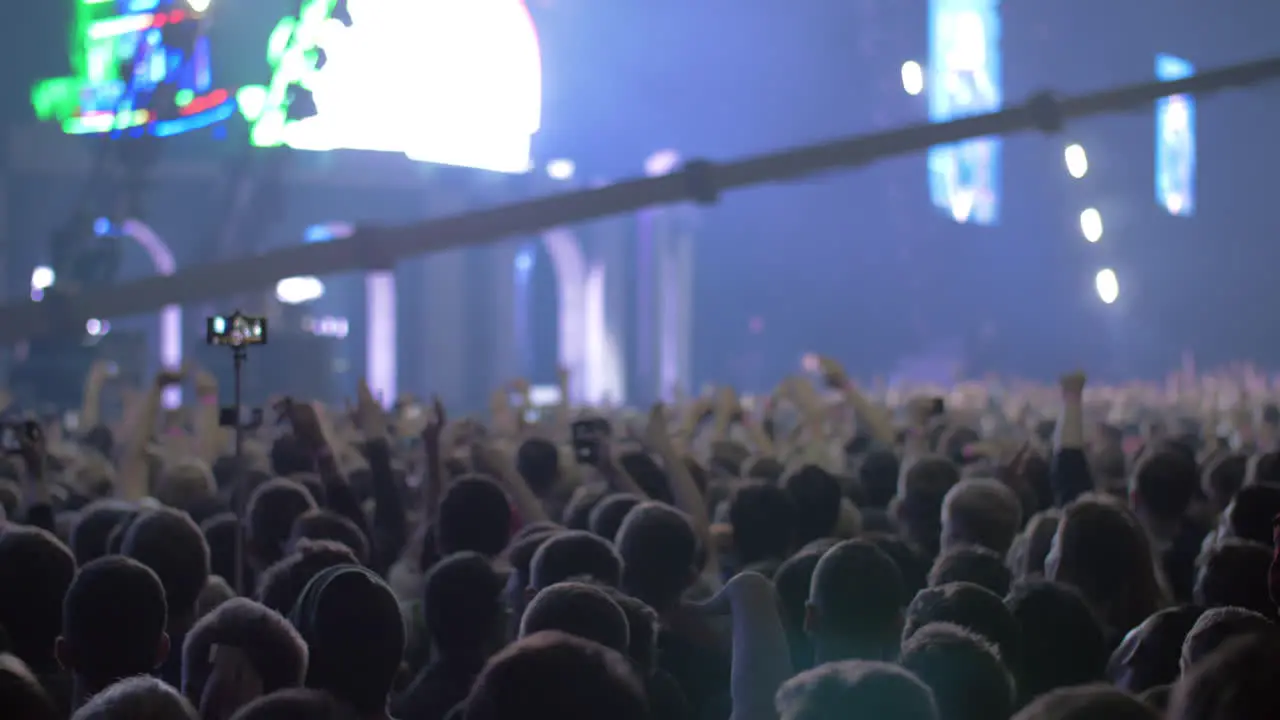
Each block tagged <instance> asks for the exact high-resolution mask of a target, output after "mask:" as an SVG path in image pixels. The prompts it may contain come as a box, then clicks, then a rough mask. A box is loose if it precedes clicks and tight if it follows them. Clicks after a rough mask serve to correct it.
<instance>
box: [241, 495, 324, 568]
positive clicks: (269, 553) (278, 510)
mask: <svg viewBox="0 0 1280 720" xmlns="http://www.w3.org/2000/svg"><path fill="white" fill-rule="evenodd" d="M315 508H316V500H315V498H313V497H312V496H311V493H310V492H308V491H307V489H306V488H305V487H303V486H302V485H301V484H299V483H296V482H294V481H292V480H288V479H285V478H275V479H272V480H268V481H267V482H264V483H262V484H261V485H259V486H258V487H256V488H254V489H253V492H252V493H250V495H249V504H248V505H247V507H246V510H245V515H246V521H245V550H246V551H247V552H248V556H249V560H250V562H251V563H252V564H253V566H254V568H255V569H257V570H258V571H262V570H263V569H264V568H266V567H268V566H269V565H271V564H272V563H275V562H278V561H279V560H280V558H283V557H284V556H285V552H286V548H287V546H288V540H289V532H290V531H291V530H292V529H293V521H294V520H297V519H298V516H299V515H302V514H303V513H305V512H307V511H308V510H314V509H315Z"/></svg>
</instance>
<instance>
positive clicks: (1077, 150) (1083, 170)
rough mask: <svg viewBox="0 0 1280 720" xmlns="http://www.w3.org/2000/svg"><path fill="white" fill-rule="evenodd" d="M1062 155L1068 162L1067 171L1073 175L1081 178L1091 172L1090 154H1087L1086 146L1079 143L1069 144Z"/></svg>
mask: <svg viewBox="0 0 1280 720" xmlns="http://www.w3.org/2000/svg"><path fill="white" fill-rule="evenodd" d="M1062 157H1063V159H1064V160H1065V161H1066V163H1067V172H1068V173H1070V174H1071V177H1073V178H1075V179H1077V180H1079V179H1080V178H1082V177H1084V176H1085V175H1087V174H1088V173H1089V156H1088V155H1087V154H1085V151H1084V146H1082V145H1080V144H1079V143H1074V144H1071V145H1068V146H1067V149H1066V150H1064V151H1063V153H1062Z"/></svg>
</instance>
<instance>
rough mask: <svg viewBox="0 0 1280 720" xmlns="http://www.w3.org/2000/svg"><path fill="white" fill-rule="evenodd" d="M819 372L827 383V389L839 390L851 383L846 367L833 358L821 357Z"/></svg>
mask: <svg viewBox="0 0 1280 720" xmlns="http://www.w3.org/2000/svg"><path fill="white" fill-rule="evenodd" d="M818 370H819V372H821V373H822V379H823V380H825V381H826V383H827V387H829V388H831V389H832V390H839V389H841V388H843V387H844V386H845V385H846V384H848V382H849V375H848V373H846V372H845V369H844V366H843V365H841V364H840V361H839V360H836V359H835V358H833V357H829V356H826V355H822V356H819V357H818Z"/></svg>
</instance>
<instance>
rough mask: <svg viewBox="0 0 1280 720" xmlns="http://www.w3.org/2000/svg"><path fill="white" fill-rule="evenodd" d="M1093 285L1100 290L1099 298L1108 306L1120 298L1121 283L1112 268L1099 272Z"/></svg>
mask: <svg viewBox="0 0 1280 720" xmlns="http://www.w3.org/2000/svg"><path fill="white" fill-rule="evenodd" d="M1093 284H1094V286H1095V287H1096V288H1097V289H1098V297H1099V298H1101V299H1102V302H1104V303H1106V304H1108V305H1110V304H1111V303H1113V302H1115V301H1116V298H1118V297H1120V281H1119V280H1118V279H1116V271H1115V270H1112V269H1111V268H1103V269H1102V270H1099V271H1098V276H1097V277H1096V278H1094V281H1093Z"/></svg>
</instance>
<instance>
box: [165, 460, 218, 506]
mask: <svg viewBox="0 0 1280 720" xmlns="http://www.w3.org/2000/svg"><path fill="white" fill-rule="evenodd" d="M217 493H218V486H217V483H215V482H214V479H213V470H211V469H210V468H209V466H208V465H206V464H205V463H203V462H201V461H199V460H191V459H187V460H183V461H181V462H178V463H175V464H173V465H171V466H169V467H167V468H165V469H164V471H163V472H161V474H160V481H159V482H158V483H156V491H155V497H156V500H159V501H160V502H161V503H163V504H165V505H168V506H169V507H172V508H177V509H178V510H184V511H187V512H194V511H195V510H196V509H197V508H198V507H200V506H201V505H206V504H207V503H208V502H209V501H210V500H213V498H214V496H216V495H217Z"/></svg>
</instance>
